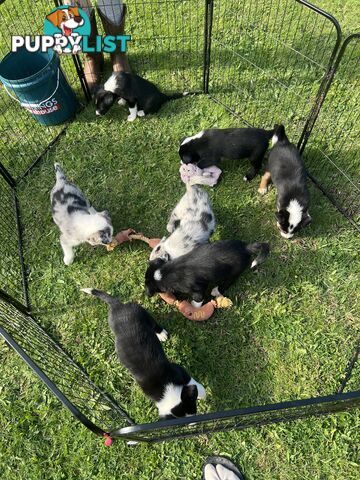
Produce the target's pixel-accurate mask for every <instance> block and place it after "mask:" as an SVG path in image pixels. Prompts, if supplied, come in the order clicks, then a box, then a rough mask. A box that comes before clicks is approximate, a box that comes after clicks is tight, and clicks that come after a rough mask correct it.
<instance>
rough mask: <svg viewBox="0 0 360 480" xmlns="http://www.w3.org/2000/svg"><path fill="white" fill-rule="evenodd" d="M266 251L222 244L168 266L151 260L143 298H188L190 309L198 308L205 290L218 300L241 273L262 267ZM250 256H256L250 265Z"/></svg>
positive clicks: (258, 246)
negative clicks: (164, 294) (165, 295)
mask: <svg viewBox="0 0 360 480" xmlns="http://www.w3.org/2000/svg"><path fill="white" fill-rule="evenodd" d="M269 250H270V248H269V244H268V243H250V244H249V243H248V244H247V243H244V242H241V241H240V240H223V241H219V242H214V243H208V244H205V245H200V246H199V247H197V248H195V249H194V250H192V251H191V252H190V253H188V254H186V255H183V256H182V257H178V258H176V259H175V260H172V261H170V262H165V261H164V260H162V259H161V258H160V259H156V260H153V261H151V262H150V263H149V266H148V268H147V271H146V274H145V288H146V294H147V295H149V296H152V295H154V294H155V293H160V292H169V293H173V294H175V295H177V294H189V295H191V297H192V304H193V306H194V307H201V305H202V303H203V301H204V298H205V295H206V292H207V290H208V289H209V288H212V290H211V295H212V296H213V297H215V298H217V297H222V296H223V295H224V292H225V290H226V289H227V288H229V287H230V285H232V284H233V283H234V282H235V280H236V279H237V278H238V276H239V275H240V274H241V273H242V272H243V271H244V270H246V269H247V268H248V267H250V266H251V268H254V267H255V266H256V265H259V264H260V263H262V262H263V261H264V260H265V258H266V257H267V256H268V254H269ZM254 254H257V255H258V256H257V257H256V258H255V260H253V262H251V256H252V255H254Z"/></svg>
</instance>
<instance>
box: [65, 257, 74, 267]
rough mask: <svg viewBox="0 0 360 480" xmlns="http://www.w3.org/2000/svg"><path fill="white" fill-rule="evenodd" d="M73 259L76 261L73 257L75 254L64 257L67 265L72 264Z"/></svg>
mask: <svg viewBox="0 0 360 480" xmlns="http://www.w3.org/2000/svg"><path fill="white" fill-rule="evenodd" d="M73 261H74V257H73V256H72V257H64V263H65V265H67V266H69V265H71V264H72V263H73Z"/></svg>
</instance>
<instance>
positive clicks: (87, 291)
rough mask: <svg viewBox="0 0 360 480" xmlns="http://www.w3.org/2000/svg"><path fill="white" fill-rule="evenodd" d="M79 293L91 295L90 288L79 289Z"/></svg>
mask: <svg viewBox="0 0 360 480" xmlns="http://www.w3.org/2000/svg"><path fill="white" fill-rule="evenodd" d="M80 291H81V292H84V293H87V294H88V295H92V291H93V289H92V288H80Z"/></svg>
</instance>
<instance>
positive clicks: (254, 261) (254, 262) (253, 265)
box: [250, 260, 257, 268]
mask: <svg viewBox="0 0 360 480" xmlns="http://www.w3.org/2000/svg"><path fill="white" fill-rule="evenodd" d="M256 265H257V260H253V261H252V263H251V265H250V268H255V267H256Z"/></svg>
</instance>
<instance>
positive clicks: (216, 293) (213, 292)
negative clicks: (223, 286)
mask: <svg viewBox="0 0 360 480" xmlns="http://www.w3.org/2000/svg"><path fill="white" fill-rule="evenodd" d="M210 295H211V296H212V297H222V295H221V293H220V292H219V287H215V288H213V289H212V290H211V294H210Z"/></svg>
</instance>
